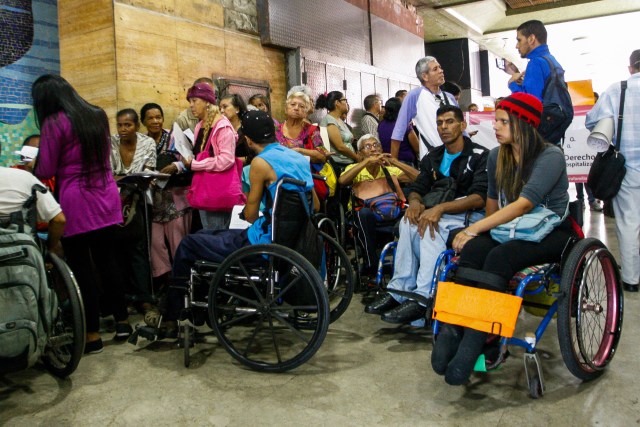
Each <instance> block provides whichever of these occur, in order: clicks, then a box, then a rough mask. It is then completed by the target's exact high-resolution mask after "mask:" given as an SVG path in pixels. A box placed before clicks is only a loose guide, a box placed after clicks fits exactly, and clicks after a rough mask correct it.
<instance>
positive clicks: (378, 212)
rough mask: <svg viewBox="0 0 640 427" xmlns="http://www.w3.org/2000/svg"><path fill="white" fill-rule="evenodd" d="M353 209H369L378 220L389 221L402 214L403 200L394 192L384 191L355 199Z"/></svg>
mask: <svg viewBox="0 0 640 427" xmlns="http://www.w3.org/2000/svg"><path fill="white" fill-rule="evenodd" d="M355 202H356V203H355V206H354V210H356V211H358V210H360V209H362V208H363V207H366V208H369V209H371V211H372V212H373V215H374V216H375V217H376V220H377V221H378V222H383V221H391V220H394V219H396V218H398V217H400V215H402V212H403V208H404V202H403V201H402V200H400V199H399V198H398V195H397V194H396V193H384V194H381V195H380V196H376V197H372V198H370V199H366V200H356V201H355Z"/></svg>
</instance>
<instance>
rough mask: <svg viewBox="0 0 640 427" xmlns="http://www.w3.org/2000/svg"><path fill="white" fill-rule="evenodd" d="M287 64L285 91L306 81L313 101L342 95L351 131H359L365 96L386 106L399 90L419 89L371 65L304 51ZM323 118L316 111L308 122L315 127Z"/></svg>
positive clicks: (295, 53) (290, 55)
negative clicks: (333, 93) (327, 94)
mask: <svg viewBox="0 0 640 427" xmlns="http://www.w3.org/2000/svg"><path fill="white" fill-rule="evenodd" d="M286 60H287V72H288V75H287V85H288V87H291V86H294V85H299V84H302V83H303V82H305V81H306V84H307V86H309V88H310V89H311V92H312V94H313V97H314V100H315V99H316V98H317V97H318V95H319V94H321V93H324V92H325V91H327V92H330V91H332V90H339V91H341V92H343V93H344V94H345V96H346V98H347V99H348V100H349V106H350V107H351V109H350V111H349V114H348V116H347V123H349V124H350V125H351V126H353V127H354V128H357V127H358V123H359V121H360V118H361V117H362V115H363V114H364V111H363V109H362V107H363V105H362V103H363V100H364V97H365V96H367V95H371V94H373V93H378V94H380V95H381V97H382V101H383V102H385V101H386V100H387V99H388V98H389V97H391V96H393V95H394V94H395V92H396V91H397V90H398V89H406V90H411V89H413V88H415V87H417V86H418V80H417V79H415V78H411V77H409V76H402V75H399V74H395V73H390V72H388V71H386V70H382V69H379V68H376V67H372V66H370V65H366V64H361V63H357V62H354V61H351V60H349V59H344V58H339V57H335V56H329V55H324V54H322V53H319V52H314V51H311V50H306V49H296V50H295V51H291V52H289V53H288V54H287V56H286ZM305 79H306V80H305ZM343 79H344V80H346V82H347V89H346V90H343V83H342V81H343ZM324 114H326V111H325V110H318V111H316V112H315V113H314V114H313V115H312V116H311V117H310V119H311V121H312V122H316V123H317V122H319V121H320V120H321V119H322V117H323V116H324Z"/></svg>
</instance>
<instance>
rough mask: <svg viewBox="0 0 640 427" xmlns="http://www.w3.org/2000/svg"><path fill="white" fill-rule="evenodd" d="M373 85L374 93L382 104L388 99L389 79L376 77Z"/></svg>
mask: <svg viewBox="0 0 640 427" xmlns="http://www.w3.org/2000/svg"><path fill="white" fill-rule="evenodd" d="M375 84H376V91H375V93H377V94H378V95H380V96H381V97H382V102H384V101H386V100H387V98H389V79H386V78H384V77H378V76H376V80H375Z"/></svg>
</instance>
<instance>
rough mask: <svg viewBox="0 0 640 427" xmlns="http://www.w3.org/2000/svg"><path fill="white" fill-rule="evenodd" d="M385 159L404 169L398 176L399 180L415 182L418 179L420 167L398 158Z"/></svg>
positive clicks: (390, 163) (392, 164)
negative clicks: (417, 167)
mask: <svg viewBox="0 0 640 427" xmlns="http://www.w3.org/2000/svg"><path fill="white" fill-rule="evenodd" d="M385 159H386V161H387V163H389V165H391V166H395V167H397V168H398V169H400V170H401V171H402V175H400V176H399V177H398V181H400V182H413V181H415V180H416V178H417V177H418V175H420V171H418V169H416V168H414V167H413V166H409V165H408V164H406V163H403V162H401V161H400V160H398V159H397V158H394V157H386V158H385Z"/></svg>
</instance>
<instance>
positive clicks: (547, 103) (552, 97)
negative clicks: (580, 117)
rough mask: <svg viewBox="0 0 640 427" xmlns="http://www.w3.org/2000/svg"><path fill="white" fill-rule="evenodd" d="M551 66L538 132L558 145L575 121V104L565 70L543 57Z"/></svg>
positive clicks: (543, 95) (548, 140) (545, 85)
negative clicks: (565, 78) (565, 76)
mask: <svg viewBox="0 0 640 427" xmlns="http://www.w3.org/2000/svg"><path fill="white" fill-rule="evenodd" d="M543 58H544V59H545V61H547V63H548V64H549V69H550V70H551V73H550V74H549V77H547V80H546V81H545V82H544V90H543V92H542V120H541V121H540V126H538V132H540V135H542V137H543V138H544V139H546V140H547V142H550V143H552V144H558V143H560V141H561V140H562V139H563V138H564V133H565V131H566V130H567V128H568V127H569V125H571V122H572V121H573V103H572V102H571V95H569V89H568V88H567V83H566V82H565V81H564V70H563V69H562V68H559V67H558V68H556V66H555V65H554V64H553V62H552V61H551V60H550V59H549V58H548V57H546V56H543Z"/></svg>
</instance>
